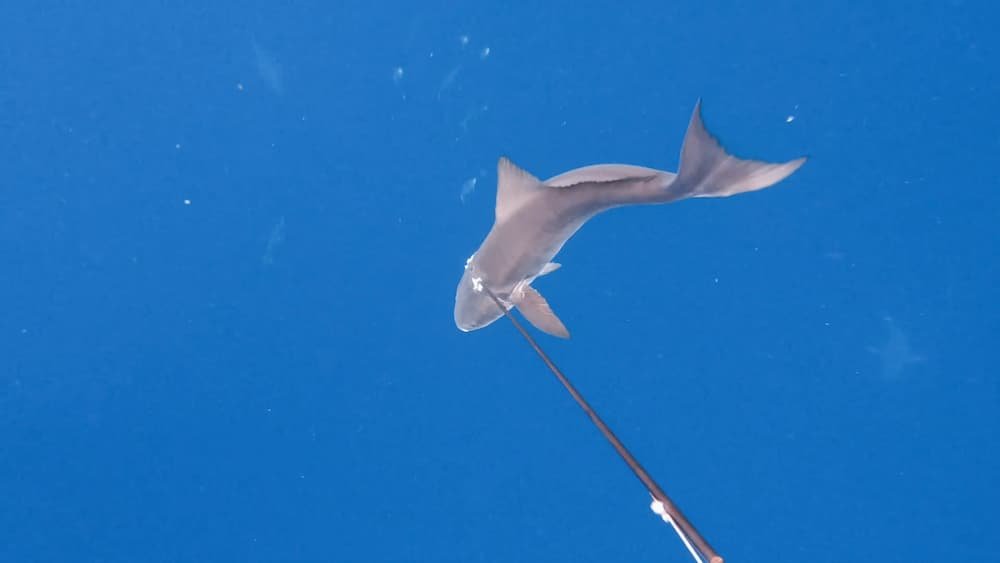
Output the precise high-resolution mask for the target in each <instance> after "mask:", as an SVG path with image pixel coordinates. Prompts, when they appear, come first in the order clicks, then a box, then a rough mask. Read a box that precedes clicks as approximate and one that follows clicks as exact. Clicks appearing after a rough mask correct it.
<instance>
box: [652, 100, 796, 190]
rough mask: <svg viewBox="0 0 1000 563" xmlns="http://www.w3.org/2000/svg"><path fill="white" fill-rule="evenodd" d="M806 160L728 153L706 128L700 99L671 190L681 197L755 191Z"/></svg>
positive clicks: (785, 175) (788, 173)
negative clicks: (775, 159) (776, 161)
mask: <svg viewBox="0 0 1000 563" xmlns="http://www.w3.org/2000/svg"><path fill="white" fill-rule="evenodd" d="M805 161H806V159H805V157H802V158H797V159H795V160H790V161H788V162H784V163H780V164H773V163H770V162H763V161H760V160H744V159H741V158H736V157H735V156H732V155H730V154H728V153H726V150H725V149H724V148H722V145H721V144H719V141H718V140H717V139H716V138H715V137H713V136H712V134H711V133H709V132H708V129H706V128H705V124H704V123H703V122H702V120H701V100H698V103H697V104H696V105H695V108H694V113H693V114H692V115H691V123H690V124H689V125H688V130H687V134H686V135H685V136H684V147H683V148H682V149H681V163H680V169H679V170H678V171H677V178H676V179H675V180H674V181H673V183H672V185H671V186H670V188H669V189H670V190H671V191H672V192H673V193H675V194H677V195H680V196H681V197H726V196H731V195H734V194H740V193H743V192H752V191H756V190H760V189H764V188H766V187H768V186H771V185H774V184H776V183H778V182H780V181H781V180H784V179H785V178H787V177H788V176H789V175H790V174H791V173H792V172H795V171H796V170H798V168H799V167H800V166H802V164H803V163H804V162H805Z"/></svg>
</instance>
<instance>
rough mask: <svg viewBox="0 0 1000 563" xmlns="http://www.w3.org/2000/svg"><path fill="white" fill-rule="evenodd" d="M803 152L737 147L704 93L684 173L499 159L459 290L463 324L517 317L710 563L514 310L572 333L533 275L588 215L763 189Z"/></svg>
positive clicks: (662, 510)
mask: <svg viewBox="0 0 1000 563" xmlns="http://www.w3.org/2000/svg"><path fill="white" fill-rule="evenodd" d="M803 162H805V158H799V159H796V160H792V161H789V162H785V163H781V164H771V163H767V162H761V161H754V160H741V159H738V158H735V157H733V156H730V155H729V154H727V153H726V152H725V150H724V149H723V148H722V146H721V145H720V144H719V142H718V141H716V140H715V139H714V138H713V137H712V135H711V134H710V133H709V132H708V130H706V129H705V126H704V124H703V123H702V120H701V103H700V102H699V103H698V104H696V106H695V109H694V114H693V115H692V116H691V123H690V125H688V131H687V135H686V136H685V138H684V147H683V149H682V150H681V163H680V170H679V172H678V173H677V174H673V173H670V172H664V171H662V170H655V169H652V168H644V167H641V166H631V165H624V164H601V165H595V166H587V167H584V168H577V169H576V170H571V171H569V172H566V173H564V174H560V175H558V176H556V177H554V178H551V179H549V180H546V181H544V182H541V181H539V180H538V179H537V178H535V177H534V176H532V175H531V174H529V173H527V172H525V171H524V170H521V169H520V168H518V167H517V166H515V165H514V163H512V162H511V161H510V160H508V159H506V158H501V159H500V163H499V164H498V166H497V169H498V170H497V203H496V220H495V221H494V223H493V228H492V229H491V230H490V232H489V234H488V235H487V236H486V240H484V241H483V243H482V245H481V246H480V247H479V250H477V251H476V253H475V254H473V255H472V256H471V257H470V258H469V259H468V260H467V261H466V263H465V273H464V274H463V275H462V280H461V282H459V284H458V290H457V292H456V295H455V324H456V325H457V326H458V328H459V329H461V330H463V331H471V330H476V329H479V328H482V327H484V326H487V325H489V324H490V323H492V322H493V321H495V320H496V319H498V318H500V317H501V316H507V318H509V319H510V321H511V323H513V324H514V327H515V328H516V329H517V330H518V332H520V333H521V335H522V336H523V337H524V338H525V340H527V342H528V343H529V344H530V345H531V347H532V349H534V350H535V352H536V353H537V354H538V355H539V357H541V359H542V361H543V362H545V365H546V366H547V367H548V368H549V370H551V371H552V373H553V374H554V375H555V376H556V378H558V379H559V382H560V383H562V385H563V386H564V387H565V388H566V390H567V391H569V393H570V395H572V397H573V400H575V401H576V403H577V404H578V405H579V406H580V408H582V409H583V411H584V412H585V413H586V414H587V416H588V417H590V420H591V422H593V423H594V425H595V426H597V428H598V429H599V430H600V431H601V434H603V435H604V437H605V439H607V440H608V442H610V443H611V445H612V446H613V447H614V448H615V451H617V452H618V455H619V456H621V458H622V459H623V460H624V461H625V463H626V464H628V466H629V468H630V469H631V470H632V472H633V473H634V474H635V476H636V477H637V478H638V479H639V481H641V482H642V484H643V486H644V487H646V490H647V491H649V494H650V496H652V498H653V502H652V504H651V506H650V508H652V510H653V512H655V513H656V514H657V515H659V516H660V517H661V518H662V519H663V520H664V521H666V522H667V523H668V524H670V525H671V526H672V527H673V528H674V531H676V532H677V535H678V536H679V537H680V538H681V540H682V541H683V542H684V545H685V546H686V547H687V549H688V551H689V552H690V553H691V556H692V557H693V558H694V559H695V561H697V562H699V563H701V562H702V557H704V558H705V559H708V561H709V562H710V563H722V562H723V560H722V557H721V556H720V555H719V554H718V553H716V551H715V550H714V549H713V548H712V546H711V545H710V544H709V543H708V542H707V541H706V540H705V539H704V537H702V535H701V534H700V533H699V532H698V530H697V529H695V527H694V525H692V524H691V522H690V521H688V519H687V518H686V517H685V516H684V514H683V513H681V511H680V509H679V508H678V507H677V505H675V504H674V503H673V501H672V500H671V499H670V497H668V496H667V494H666V493H665V492H664V491H663V489H661V488H660V486H659V485H658V484H657V483H656V481H654V480H653V478H652V477H651V476H650V475H649V473H648V472H647V471H646V470H645V469H644V468H643V467H642V465H640V464H639V462H638V460H636V459H635V457H633V456H632V454H631V453H630V452H629V451H628V449H627V448H626V447H625V445H624V444H623V443H622V442H621V440H619V439H618V437H617V436H615V434H614V432H612V431H611V428H609V427H608V425H607V424H605V423H604V421H603V420H602V419H601V417H600V416H599V415H598V414H597V412H596V411H595V410H594V409H593V408H592V407H591V406H590V405H589V404H588V403H587V401H586V399H584V397H583V395H582V394H580V392H579V391H577V389H576V388H575V387H574V386H573V384H572V383H571V382H570V381H569V378H567V377H566V375H565V374H564V373H563V372H562V371H561V370H560V369H559V368H558V367H557V366H556V364H555V363H554V362H553V361H552V359H551V358H550V357H549V356H548V354H546V353H545V351H544V350H542V348H541V346H539V344H538V342H536V341H535V339H534V337H532V336H531V334H530V333H529V332H528V331H527V329H525V328H524V326H523V325H522V324H521V323H520V322H519V321H518V320H517V318H516V317H514V315H513V314H511V310H512V309H513V308H514V307H517V309H518V310H520V311H521V313H522V314H523V315H524V317H525V318H526V319H527V320H528V321H529V322H530V323H531V324H533V325H535V327H537V328H538V329H539V330H541V331H543V332H546V333H548V334H551V335H554V336H559V337H563V338H566V337H569V331H568V330H567V329H566V327H565V325H563V323H562V321H560V320H559V318H558V317H557V316H556V315H555V313H553V312H552V309H551V307H549V305H548V303H547V302H546V301H545V299H544V298H543V297H542V296H541V295H540V294H539V293H538V292H537V291H536V290H535V289H534V288H532V287H531V283H532V282H533V281H534V280H535V278H537V277H539V276H544V275H546V274H548V273H551V272H553V271H555V270H556V269H557V268H559V264H556V263H554V262H552V259H553V258H554V257H555V256H556V254H558V253H559V250H560V249H561V248H562V246H563V245H564V244H565V243H566V241H567V240H569V238H570V237H572V236H573V234H574V233H575V232H576V231H577V229H579V228H580V227H581V226H583V224H584V223H585V222H586V221H587V220H588V219H590V218H591V217H593V216H594V215H596V214H598V213H600V212H602V211H605V210H607V209H611V208H613V207H619V206H623V205H639V204H654V203H669V202H673V201H678V200H681V199H686V198H689V197H724V196H729V195H733V194H738V193H742V192H749V191H754V190H759V189H763V188H766V187H768V186H771V185H773V184H775V183H777V182H779V181H781V180H782V179H784V178H786V177H788V175H790V174H791V173H792V172H795V170H797V169H798V168H799V166H801V165H802V163H803Z"/></svg>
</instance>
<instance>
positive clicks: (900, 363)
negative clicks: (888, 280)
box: [868, 316, 924, 380]
mask: <svg viewBox="0 0 1000 563" xmlns="http://www.w3.org/2000/svg"><path fill="white" fill-rule="evenodd" d="M883 320H884V321H885V322H886V326H887V327H888V329H889V334H888V335H887V336H886V340H885V343H884V344H882V345H881V346H879V347H875V346H869V347H868V351H869V352H871V353H872V354H875V355H876V356H878V357H879V360H881V363H882V377H884V378H885V379H889V380H892V379H899V377H900V376H901V375H902V373H903V370H904V369H906V366H908V365H910V364H917V363H920V362H923V361H924V358H923V356H921V355H919V354H917V353H915V351H914V350H913V348H911V347H910V339H909V338H908V337H907V336H906V334H905V333H904V332H903V331H902V330H901V329H900V328H899V327H898V326H896V322H895V321H893V320H892V317H888V316H886V317H883Z"/></svg>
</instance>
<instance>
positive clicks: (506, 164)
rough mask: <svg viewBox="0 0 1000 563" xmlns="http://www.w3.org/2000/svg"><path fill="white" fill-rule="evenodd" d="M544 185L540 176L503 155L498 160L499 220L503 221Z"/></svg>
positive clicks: (497, 217) (497, 212)
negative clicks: (534, 174) (536, 176)
mask: <svg viewBox="0 0 1000 563" xmlns="http://www.w3.org/2000/svg"><path fill="white" fill-rule="evenodd" d="M541 187H542V183H541V182H539V181H538V178H535V177H534V176H532V175H531V174H530V173H529V172H527V171H526V170H524V169H522V168H520V167H518V165H516V164H514V163H513V162H511V161H510V159H509V158H507V157H505V156H502V157H500V161H499V162H497V211H496V214H497V216H496V220H497V222H500V221H503V220H504V219H506V218H507V217H510V216H511V214H512V213H514V212H515V211H517V210H518V209H519V208H520V207H521V206H522V205H524V202H525V201H527V200H528V199H530V198H531V196H532V194H534V192H535V190H538V189H539V188H541Z"/></svg>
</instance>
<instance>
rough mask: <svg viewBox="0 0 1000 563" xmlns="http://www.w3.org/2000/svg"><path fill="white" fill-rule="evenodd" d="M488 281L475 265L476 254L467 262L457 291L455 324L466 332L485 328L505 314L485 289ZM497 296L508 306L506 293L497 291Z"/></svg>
mask: <svg viewBox="0 0 1000 563" xmlns="http://www.w3.org/2000/svg"><path fill="white" fill-rule="evenodd" d="M486 283H487V281H486V279H485V277H484V276H483V273H482V272H481V271H480V270H479V269H478V268H477V267H476V265H475V256H473V257H471V258H469V260H468V261H467V262H466V264H465V273H463V274H462V280H461V281H460V282H459V283H458V289H457V290H456V291H455V325H456V326H457V327H458V328H459V330H462V331H464V332H470V331H473V330H477V329H480V328H483V327H484V326H487V325H489V324H491V323H492V322H493V321H495V320H497V319H499V318H500V317H502V316H503V311H501V310H500V308H499V307H497V304H496V303H495V302H494V301H493V299H492V298H490V296H489V295H488V294H487V293H486V292H485V291H484V284H486ZM494 292H495V293H494V294H495V295H497V298H499V299H500V301H501V302H503V303H504V305H506V306H507V307H508V308H509V307H510V304H509V303H507V302H506V301H505V299H504V298H505V295H504V294H502V293H496V290H494Z"/></svg>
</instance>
